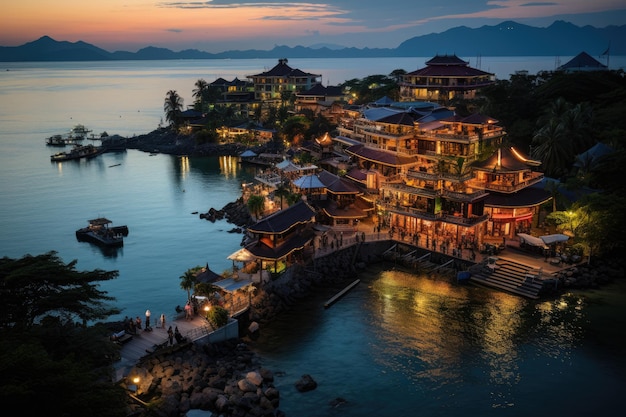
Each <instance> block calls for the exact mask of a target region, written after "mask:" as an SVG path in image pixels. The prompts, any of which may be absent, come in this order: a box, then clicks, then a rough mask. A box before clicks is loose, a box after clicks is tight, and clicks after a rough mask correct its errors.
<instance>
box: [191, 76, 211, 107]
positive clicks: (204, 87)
mask: <svg viewBox="0 0 626 417" xmlns="http://www.w3.org/2000/svg"><path fill="white" fill-rule="evenodd" d="M194 85H195V86H196V88H194V89H193V91H192V93H193V94H192V95H193V98H195V99H196V104H197V107H196V108H197V109H198V110H200V111H204V106H205V104H206V103H205V102H206V98H207V96H208V93H209V83H208V82H206V81H205V80H204V79H202V78H200V79H199V80H198V81H196V83H195V84H194Z"/></svg>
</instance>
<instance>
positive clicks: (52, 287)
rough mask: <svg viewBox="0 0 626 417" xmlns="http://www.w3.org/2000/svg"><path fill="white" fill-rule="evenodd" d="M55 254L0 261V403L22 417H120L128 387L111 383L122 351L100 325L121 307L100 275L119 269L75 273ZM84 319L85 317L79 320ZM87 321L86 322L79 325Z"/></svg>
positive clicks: (111, 275)
mask: <svg viewBox="0 0 626 417" xmlns="http://www.w3.org/2000/svg"><path fill="white" fill-rule="evenodd" d="M75 266H76V261H72V262H69V263H67V264H66V263H64V262H63V261H62V260H61V259H60V258H59V257H58V256H57V254H56V252H48V253H46V254H43V255H38V256H31V255H26V256H24V257H22V258H20V259H12V258H8V257H3V258H2V259H0V288H1V291H0V372H1V374H2V378H1V379H0V401H1V402H2V404H3V406H4V407H5V408H7V409H18V408H19V410H20V412H21V413H22V414H24V415H33V416H34V415H55V416H67V417H74V416H76V417H78V416H93V417H114V416H123V415H126V414H127V411H128V410H127V404H126V398H127V397H126V393H125V392H124V390H123V389H122V388H121V387H120V386H119V385H117V384H113V383H111V382H110V376H111V372H112V368H111V366H110V365H111V363H112V358H114V357H115V356H116V355H117V354H118V352H117V347H116V345H115V344H113V343H111V342H109V341H108V340H107V339H106V338H103V334H107V331H108V329H106V328H105V327H104V326H103V325H102V324H95V325H87V322H91V321H94V320H102V319H106V318H107V317H108V315H109V314H119V312H120V311H121V310H119V309H117V308H112V307H107V305H106V304H107V303H108V302H109V301H113V298H111V297H109V296H107V295H106V293H105V292H102V291H100V290H98V284H97V282H99V281H106V280H110V279H113V278H115V277H117V271H108V272H107V271H102V270H98V269H96V270H93V271H77V270H76V269H75ZM81 322H82V323H81ZM77 324H81V325H77Z"/></svg>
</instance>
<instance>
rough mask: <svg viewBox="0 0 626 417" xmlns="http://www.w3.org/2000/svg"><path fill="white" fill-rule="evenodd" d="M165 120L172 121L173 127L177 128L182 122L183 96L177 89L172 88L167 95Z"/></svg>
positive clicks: (164, 108)
mask: <svg viewBox="0 0 626 417" xmlns="http://www.w3.org/2000/svg"><path fill="white" fill-rule="evenodd" d="M163 111H165V120H167V121H168V122H169V123H170V126H171V127H172V129H177V128H178V127H179V126H180V123H181V113H182V111H183V98H182V97H181V96H180V95H178V93H177V92H176V91H175V90H170V91H168V92H167V94H166V96H165V102H164V103H163Z"/></svg>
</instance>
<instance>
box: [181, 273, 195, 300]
mask: <svg viewBox="0 0 626 417" xmlns="http://www.w3.org/2000/svg"><path fill="white" fill-rule="evenodd" d="M196 275H197V270H196V269H188V270H187V271H185V273H184V274H183V275H181V276H180V288H182V289H183V290H185V291H187V300H191V290H192V289H193V288H194V287H195V285H196Z"/></svg>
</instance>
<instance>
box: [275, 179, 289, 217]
mask: <svg viewBox="0 0 626 417" xmlns="http://www.w3.org/2000/svg"><path fill="white" fill-rule="evenodd" d="M289 192H290V191H289V188H287V187H286V186H285V183H280V185H279V186H278V187H276V191H274V195H275V196H277V197H280V209H281V210H282V209H283V198H285V197H287V196H288V195H289Z"/></svg>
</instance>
